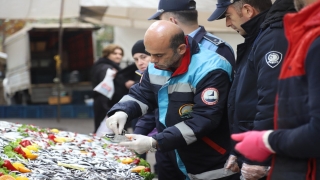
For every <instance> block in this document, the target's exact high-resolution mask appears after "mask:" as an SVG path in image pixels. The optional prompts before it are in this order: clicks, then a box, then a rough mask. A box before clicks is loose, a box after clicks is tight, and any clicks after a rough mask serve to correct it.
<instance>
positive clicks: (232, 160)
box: [224, 155, 240, 173]
mask: <svg viewBox="0 0 320 180" xmlns="http://www.w3.org/2000/svg"><path fill="white" fill-rule="evenodd" d="M224 168H225V169H230V170H231V171H232V172H235V173H237V172H240V168H239V166H238V163H237V156H234V155H230V156H229V158H228V160H227V162H226V164H225V165H224Z"/></svg>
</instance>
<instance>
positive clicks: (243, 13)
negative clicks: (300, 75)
mask: <svg viewBox="0 0 320 180" xmlns="http://www.w3.org/2000/svg"><path fill="white" fill-rule="evenodd" d="M219 3H220V4H218V5H217V7H218V8H217V9H216V10H215V12H214V13H213V14H212V15H211V17H210V18H209V20H216V19H221V18H224V17H225V18H226V25H227V26H228V27H231V28H233V29H235V30H236V31H237V32H239V34H240V35H242V36H244V37H245V43H243V44H241V45H239V46H238V50H237V52H238V56H237V63H236V74H235V79H234V82H233V84H232V87H231V90H230V93H229V99H228V107H229V109H228V114H229V122H230V123H231V127H232V131H231V132H232V133H239V132H245V131H248V130H252V129H256V130H268V129H273V112H274V99H275V96H276V90H277V77H278V76H279V72H280V68H281V64H282V62H283V57H284V54H285V53H286V50H287V46H288V45H287V40H286V38H285V35H284V29H283V21H282V19H283V16H284V15H285V14H286V13H288V12H295V9H294V5H293V0H276V1H275V3H274V4H273V5H272V7H271V8H270V9H269V10H268V11H267V9H268V8H269V7H270V6H271V1H270V0H236V1H233V3H231V2H230V1H229V0H221V1H219ZM243 107H246V108H245V109H243ZM236 160H239V161H240V166H242V167H241V174H242V176H243V178H245V179H246V180H255V179H260V178H263V177H264V179H265V178H266V177H265V176H266V174H267V172H268V167H269V165H270V163H271V162H270V160H267V161H265V162H254V161H250V160H249V159H245V158H243V157H242V156H241V155H239V154H237V153H236V152H232V155H230V157H229V160H228V163H227V166H226V168H230V169H234V170H237V169H238V168H237V164H236Z"/></svg>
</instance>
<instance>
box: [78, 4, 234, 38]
mask: <svg viewBox="0 0 320 180" xmlns="http://www.w3.org/2000/svg"><path fill="white" fill-rule="evenodd" d="M158 2H159V0H80V5H81V18H82V19H83V20H85V21H88V22H91V23H95V24H100V23H102V24H107V25H112V26H118V27H129V28H136V29H147V28H148V27H149V26H150V24H151V23H152V22H154V21H148V20H147V19H148V18H149V17H150V16H151V15H153V14H154V13H155V12H156V11H157V7H158ZM196 3H197V5H196V6H197V10H198V12H199V18H198V20H199V24H201V25H203V26H205V28H206V29H207V30H208V31H214V32H234V30H232V29H231V28H227V27H226V26H225V20H223V19H222V20H219V21H213V22H208V21H207V19H208V17H209V16H210V15H211V13H212V12H213V11H214V10H215V9H216V4H217V0H197V1H196ZM104 9H105V12H104V13H102V12H103V10H104Z"/></svg>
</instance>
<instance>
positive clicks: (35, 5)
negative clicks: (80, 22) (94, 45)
mask: <svg viewBox="0 0 320 180" xmlns="http://www.w3.org/2000/svg"><path fill="white" fill-rule="evenodd" d="M60 5H61V0H0V19H59V15H60ZM79 12H80V0H65V1H64V12H63V17H64V18H74V17H79Z"/></svg>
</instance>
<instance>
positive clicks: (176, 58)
mask: <svg viewBox="0 0 320 180" xmlns="http://www.w3.org/2000/svg"><path fill="white" fill-rule="evenodd" d="M181 58H182V56H181V55H180V54H179V53H178V52H177V51H174V54H173V56H172V58H171V59H172V60H173V62H172V64H171V65H170V68H175V69H176V68H178V67H179V65H180V59H181Z"/></svg>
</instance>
